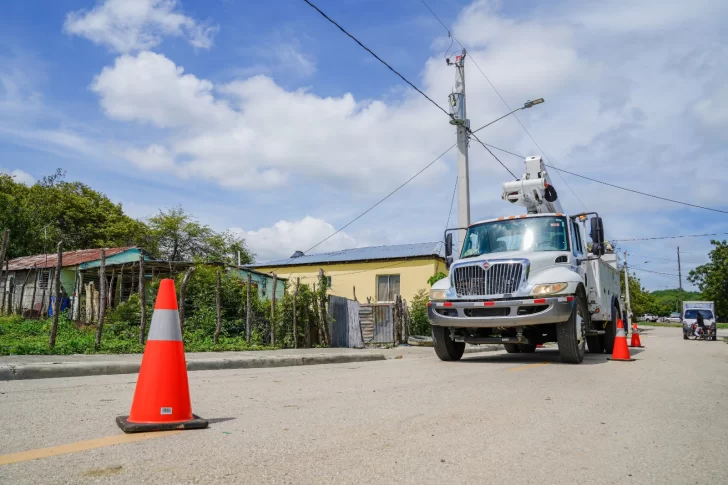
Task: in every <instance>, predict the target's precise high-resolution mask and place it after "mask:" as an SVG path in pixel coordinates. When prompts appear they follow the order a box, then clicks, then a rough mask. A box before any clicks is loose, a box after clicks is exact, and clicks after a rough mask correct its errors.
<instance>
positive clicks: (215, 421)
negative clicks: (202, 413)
mask: <svg viewBox="0 0 728 485" xmlns="http://www.w3.org/2000/svg"><path fill="white" fill-rule="evenodd" d="M233 419H237V418H212V419H208V420H207V422H208V423H209V424H217V423H224V422H225V421H232V420H233Z"/></svg>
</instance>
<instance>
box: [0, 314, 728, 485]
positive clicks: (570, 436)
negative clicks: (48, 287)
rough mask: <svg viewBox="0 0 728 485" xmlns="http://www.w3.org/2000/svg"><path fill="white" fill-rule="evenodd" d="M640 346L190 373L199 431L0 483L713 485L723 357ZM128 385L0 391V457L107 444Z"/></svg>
mask: <svg viewBox="0 0 728 485" xmlns="http://www.w3.org/2000/svg"><path fill="white" fill-rule="evenodd" d="M643 344H645V345H646V349H644V350H643V351H642V352H639V353H636V354H635V355H634V356H635V357H636V358H637V359H638V360H637V361H635V362H631V363H623V362H606V359H605V357H606V356H594V355H590V356H588V358H587V361H586V365H581V366H570V365H562V364H559V363H558V355H557V354H556V352H555V351H554V350H551V349H544V350H540V351H538V352H536V353H535V354H531V355H506V354H503V353H501V352H497V353H486V354H472V355H469V356H467V357H466V359H464V360H463V361H462V362H458V363H443V362H439V361H437V360H435V359H434V358H433V357H432V356H423V354H419V353H418V354H411V355H405V356H404V358H402V359H392V360H386V361H381V362H373V363H364V364H344V365H330V366H326V365H324V366H315V367H308V368H300V367H298V368H277V369H250V370H227V371H200V372H192V373H190V387H191V389H192V394H193V408H194V411H195V412H196V413H197V414H200V415H201V416H204V417H206V418H212V419H213V423H212V424H211V426H210V428H209V429H207V430H202V431H187V432H181V433H177V434H173V435H165V436H160V437H158V438H154V439H148V440H143V441H137V442H133V443H126V444H118V445H114V446H104V447H100V448H96V449H91V450H88V451H79V452H75V453H69V454H64V455H60V456H53V457H50V458H43V459H37V460H30V461H23V462H19V463H13V464H9V465H3V466H0V482H2V483H13V484H23V483H32V484H42V483H129V484H132V483H133V484H137V483H154V484H157V483H160V484H166V483H251V484H262V483H307V484H308V483H310V484H326V483H332V484H334V483H336V484H339V483H374V484H378V483H412V484H428V483H433V484H442V483H472V484H484V483H509V484H522V483H524V484H525V483H533V484H536V483H538V484H543V483H565V484H572V483H579V484H591V483H597V484H615V483H619V484H633V483H634V484H637V483H639V484H645V483H649V484H665V483H671V484H672V483H678V484H684V483H691V484H692V483H698V484H717V483H728V465H726V461H725V459H724V458H725V456H728V437H727V433H726V432H727V431H728V413H726V412H725V408H726V405H727V404H728V372H726V371H727V370H728V369H727V367H728V345H726V344H725V343H723V342H693V341H688V342H685V341H683V340H682V339H681V337H680V336H679V335H675V331H674V329H670V328H650V329H645V333H644V334H643ZM133 391H134V377H133V376H101V377H79V378H70V379H49V380H42V381H17V382H4V383H0V393H1V394H0V428H1V429H2V433H0V435H2V440H0V462H2V460H3V455H7V454H9V453H15V452H20V451H25V450H33V449H37V448H42V447H50V446H56V445H64V444H68V443H75V442H79V441H82V440H90V439H95V438H103V437H111V438H110V439H111V440H112V441H113V440H114V439H116V438H115V437H116V436H118V435H120V431H119V429H118V428H117V427H116V425H115V423H114V417H115V416H116V415H119V414H126V413H127V411H128V406H129V404H130V403H131V398H132V394H133ZM698 410H702V411H704V412H705V415H704V416H705V417H706V418H710V419H699V418H697V417H696V416H695V414H696V411H698ZM127 436H132V435H127ZM75 446H78V445H75Z"/></svg>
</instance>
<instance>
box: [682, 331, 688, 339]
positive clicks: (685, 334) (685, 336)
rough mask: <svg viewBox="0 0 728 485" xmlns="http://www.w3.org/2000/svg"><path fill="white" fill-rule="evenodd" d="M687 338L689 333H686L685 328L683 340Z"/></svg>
mask: <svg viewBox="0 0 728 485" xmlns="http://www.w3.org/2000/svg"><path fill="white" fill-rule="evenodd" d="M687 339H688V334H687V333H685V330H683V340H687Z"/></svg>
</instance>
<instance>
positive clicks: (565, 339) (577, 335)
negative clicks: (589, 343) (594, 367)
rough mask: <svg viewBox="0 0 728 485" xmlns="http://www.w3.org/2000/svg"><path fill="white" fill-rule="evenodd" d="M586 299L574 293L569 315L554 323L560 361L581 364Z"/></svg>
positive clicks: (586, 315)
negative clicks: (563, 319)
mask: <svg viewBox="0 0 728 485" xmlns="http://www.w3.org/2000/svg"><path fill="white" fill-rule="evenodd" d="M587 318H588V314H587V307H586V300H584V299H583V298H582V297H581V295H579V294H576V295H574V306H573V308H572V309H571V316H570V317H569V319H568V320H567V321H565V322H562V323H559V324H557V325H556V342H557V343H558V344H559V356H560V357H561V361H562V362H565V363H567V364H581V363H582V361H583V360H584V352H585V351H586V324H587V320H586V319H587Z"/></svg>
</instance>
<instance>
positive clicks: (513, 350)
mask: <svg viewBox="0 0 728 485" xmlns="http://www.w3.org/2000/svg"><path fill="white" fill-rule="evenodd" d="M503 347H505V348H506V352H508V353H509V354H517V353H519V352H520V351H521V348H520V347H519V346H518V344H503Z"/></svg>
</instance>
